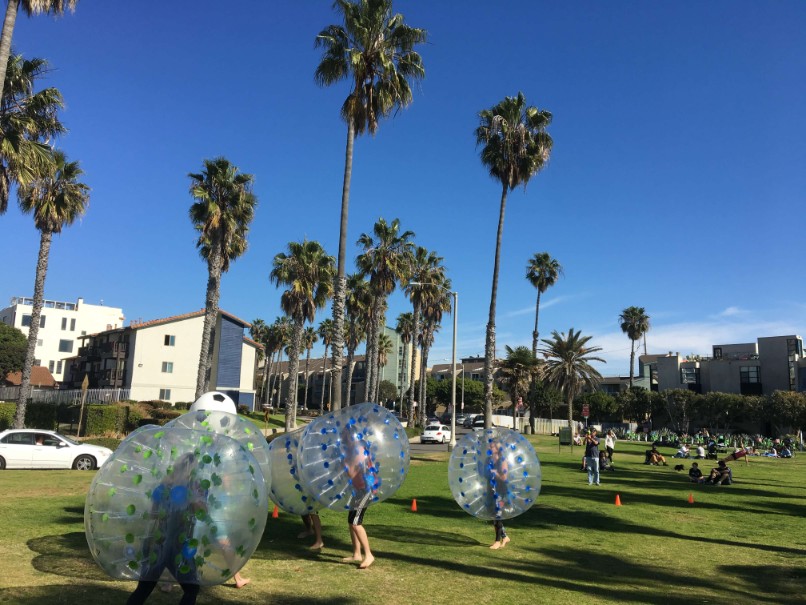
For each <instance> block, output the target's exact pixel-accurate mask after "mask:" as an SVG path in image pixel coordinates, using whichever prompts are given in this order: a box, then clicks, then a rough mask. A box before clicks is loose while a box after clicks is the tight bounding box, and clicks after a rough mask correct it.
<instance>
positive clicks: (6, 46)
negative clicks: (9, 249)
mask: <svg viewBox="0 0 806 605" xmlns="http://www.w3.org/2000/svg"><path fill="white" fill-rule="evenodd" d="M19 4H20V3H19V2H18V1H17V0H13V1H12V0H9V2H8V6H6V18H5V19H4V21H3V33H2V34H0V99H2V98H3V86H4V84H5V82H6V70H7V68H8V57H9V56H10V55H11V38H12V36H13V35H14V24H15V23H16V22H17V8H18V7H19ZM0 214H2V210H0ZM19 428H22V427H19Z"/></svg>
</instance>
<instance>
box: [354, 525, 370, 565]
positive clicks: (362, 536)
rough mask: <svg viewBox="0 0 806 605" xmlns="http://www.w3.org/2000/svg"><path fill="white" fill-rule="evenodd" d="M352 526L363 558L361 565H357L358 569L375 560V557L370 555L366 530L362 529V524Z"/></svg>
mask: <svg viewBox="0 0 806 605" xmlns="http://www.w3.org/2000/svg"><path fill="white" fill-rule="evenodd" d="M353 528H354V530H355V536H356V538H357V539H358V544H359V546H360V547H361V549H362V550H363V551H364V560H363V561H361V565H359V566H358V569H366V568H367V567H369V566H370V565H372V563H373V562H374V561H375V557H373V556H372V551H371V550H370V549H369V538H368V537H367V530H365V529H364V526H363V525H354V526H353Z"/></svg>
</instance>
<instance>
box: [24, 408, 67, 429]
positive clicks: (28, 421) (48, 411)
mask: <svg viewBox="0 0 806 605" xmlns="http://www.w3.org/2000/svg"><path fill="white" fill-rule="evenodd" d="M58 410H59V406H58V405H54V404H52V403H29V404H28V405H27V406H26V407H25V426H26V427H28V428H32V429H45V430H48V431H54V430H56V429H57V428H58V422H57V418H56V414H57V412H58Z"/></svg>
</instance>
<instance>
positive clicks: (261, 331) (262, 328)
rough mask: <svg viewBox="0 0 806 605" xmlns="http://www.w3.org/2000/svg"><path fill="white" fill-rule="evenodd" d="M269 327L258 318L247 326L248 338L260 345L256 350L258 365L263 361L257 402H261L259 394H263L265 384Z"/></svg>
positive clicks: (267, 367)
mask: <svg viewBox="0 0 806 605" xmlns="http://www.w3.org/2000/svg"><path fill="white" fill-rule="evenodd" d="M268 331H269V326H267V325H266V322H265V321H263V320H262V319H260V318H257V319H255V320H253V321H252V324H251V325H250V326H249V336H250V337H251V338H252V340H254V341H255V342H256V343H258V344H260V345H261V346H262V348H260V349H258V353H257V354H258V363H259V362H260V361H263V378H262V380H261V381H260V382H261V384H260V385H259V387H258V388H257V393H258V396H257V397H256V400H257V401H260V400H261V394H262V393H263V389H264V386H265V384H266V374H267V372H268V369H269V362H268V358H267V356H266V354H267V353H268V349H267V348H266V338H267V336H268Z"/></svg>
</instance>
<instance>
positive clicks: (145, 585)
mask: <svg viewBox="0 0 806 605" xmlns="http://www.w3.org/2000/svg"><path fill="white" fill-rule="evenodd" d="M156 586H157V583H156V582H148V581H146V580H140V581H139V582H138V583H137V588H135V589H134V592H133V593H132V594H131V595H129V599H128V600H127V601H126V605H143V603H145V602H146V599H147V598H148V595H150V594H151V592H152V591H153V590H154V588H156Z"/></svg>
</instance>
